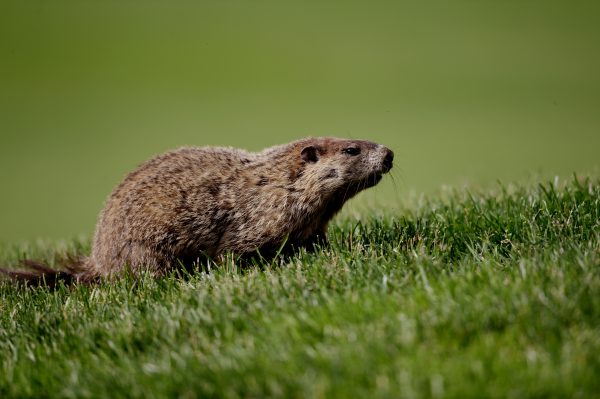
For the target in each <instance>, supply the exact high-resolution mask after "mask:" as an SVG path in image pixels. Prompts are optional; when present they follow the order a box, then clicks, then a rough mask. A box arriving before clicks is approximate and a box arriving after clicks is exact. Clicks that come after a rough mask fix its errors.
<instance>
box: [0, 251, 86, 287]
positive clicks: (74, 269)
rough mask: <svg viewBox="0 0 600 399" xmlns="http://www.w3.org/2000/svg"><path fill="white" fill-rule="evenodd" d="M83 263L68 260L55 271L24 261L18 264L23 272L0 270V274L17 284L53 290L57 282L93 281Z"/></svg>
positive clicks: (83, 261) (27, 260)
mask: <svg viewBox="0 0 600 399" xmlns="http://www.w3.org/2000/svg"><path fill="white" fill-rule="evenodd" d="M85 263H86V259H85V258H76V259H69V262H68V263H66V264H65V265H64V266H63V269H60V270H57V269H53V268H51V267H49V266H48V265H46V264H44V263H42V262H39V261H36V260H31V259H26V260H23V261H21V262H20V265H21V266H23V267H24V268H25V270H7V269H0V273H1V274H3V275H4V276H6V277H7V278H8V279H9V280H12V281H14V282H16V283H19V284H24V285H28V286H46V287H48V288H55V287H56V286H57V285H58V284H59V282H62V283H63V284H65V285H71V284H73V283H75V282H81V283H90V282H92V280H93V279H92V278H90V277H88V275H87V273H86V270H85V268H84V267H85Z"/></svg>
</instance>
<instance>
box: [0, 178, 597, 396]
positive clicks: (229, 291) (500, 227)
mask: <svg viewBox="0 0 600 399" xmlns="http://www.w3.org/2000/svg"><path fill="white" fill-rule="evenodd" d="M329 234H330V241H331V242H330V245H329V246H328V247H325V248H322V249H321V250H319V251H318V252H317V253H315V254H306V253H300V254H298V255H296V256H295V257H293V258H291V259H287V260H279V261H276V262H274V263H272V264H260V265H255V266H253V267H249V268H247V269H245V270H239V269H238V268H237V267H236V266H235V263H234V262H233V261H232V262H229V263H227V264H225V265H222V266H221V267H220V268H215V266H214V265H212V266H210V265H205V267H204V269H203V270H199V271H198V272H196V273H194V274H192V275H187V276H177V275H172V276H169V277H167V278H162V279H153V278H151V277H149V276H145V277H143V278H141V279H137V280H136V279H132V278H122V279H118V280H116V281H112V282H108V281H107V282H104V283H102V284H100V285H96V286H74V287H60V288H59V289H57V290H55V291H49V290H47V289H44V288H37V289H25V288H19V287H15V286H13V285H11V284H2V285H1V286H0V397H2V398H9V397H78V398H80V397H111V398H112V397H144V398H152V397H226V398H236V397H265V396H269V397H286V398H288V397H307V398H313V397H317V398H318V397H323V398H331V397H369V398H370V397H460V398H463V397H594V396H596V397H597V396H598V395H599V393H600V378H598V377H599V376H600V356H599V355H598V354H599V353H600V250H599V239H600V180H598V178H595V177H594V178H589V179H582V178H573V179H571V181H568V182H566V183H556V182H544V183H542V184H539V185H526V186H511V185H507V186H498V187H497V188H496V189H494V190H492V191H486V192H472V193H465V192H461V191H455V192H445V193H441V194H439V195H437V196H432V197H430V198H429V199H424V200H422V201H417V202H415V204H414V205H411V206H409V207H407V209H405V211H404V212H403V213H402V214H390V215H385V216H374V215H371V214H365V215H364V217H363V218H362V219H361V220H354V219H350V218H348V217H346V218H344V217H342V218H340V219H337V220H336V221H335V222H334V223H333V225H332V226H331V227H330V230H329ZM64 248H67V249H68V250H69V251H71V252H84V253H85V252H87V251H89V244H88V243H86V242H83V243H81V242H80V243H77V242H72V243H67V244H57V245H56V247H52V246H50V247H48V246H46V247H43V246H40V245H31V247H27V248H25V247H8V246H4V247H2V252H1V253H0V259H1V262H2V263H3V264H15V263H16V261H17V260H18V259H19V258H22V257H26V256H33V257H41V258H44V259H46V260H48V261H50V262H52V261H53V256H54V253H57V252H58V253H60V252H61V251H63V250H64Z"/></svg>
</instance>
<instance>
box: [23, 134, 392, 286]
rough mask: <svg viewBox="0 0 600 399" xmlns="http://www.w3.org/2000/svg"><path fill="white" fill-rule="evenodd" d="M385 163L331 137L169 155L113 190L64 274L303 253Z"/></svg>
mask: <svg viewBox="0 0 600 399" xmlns="http://www.w3.org/2000/svg"><path fill="white" fill-rule="evenodd" d="M348 148H351V149H350V150H348ZM352 149H354V152H356V149H358V150H359V151H360V153H359V154H354V155H353V153H352ZM349 152H350V153H349ZM392 160H393V153H392V152H391V151H390V150H389V149H387V148H385V147H383V146H381V145H378V144H375V143H372V142H368V141H360V140H342V139H336V138H330V137H323V138H306V139H302V140H298V141H294V142H292V143H289V144H284V145H279V146H275V147H271V148H267V149H265V150H263V151H262V152H258V153H250V152H246V151H244V150H239V149H234V148H213V147H203V148H180V149H178V150H174V151H171V152H167V153H165V154H162V155H159V156H157V157H155V158H153V159H151V160H149V161H147V162H146V163H144V164H142V165H141V166H140V167H138V168H137V169H136V170H134V171H133V172H131V173H130V174H129V175H128V176H127V177H126V178H125V179H124V180H123V182H122V183H121V184H119V185H118V186H117V188H116V189H115V190H114V191H113V193H112V194H111V195H110V197H109V198H108V200H107V202H106V205H105V207H104V209H103V210H102V212H101V213H100V216H99V220H98V224H97V227H96V234H95V238H94V242H93V248H92V254H91V256H89V257H87V258H83V259H81V260H80V261H79V262H78V263H77V264H76V265H74V266H73V267H72V268H71V269H70V270H68V271H67V272H70V274H71V275H72V276H73V278H74V279H76V280H83V281H91V280H94V279H96V278H99V277H103V276H110V275H118V274H121V273H123V272H124V271H125V270H131V271H132V272H133V273H138V272H139V271H141V270H142V269H147V270H149V271H150V272H151V273H153V274H155V275H161V274H164V273H165V272H166V271H167V270H169V269H170V268H171V267H174V266H177V265H178V264H181V263H183V264H189V263H190V262H193V261H194V260H196V259H198V257H199V256H209V257H212V258H218V257H220V256H222V255H223V254H224V253H226V252H233V253H235V254H237V255H248V254H252V253H256V251H260V253H261V254H273V253H275V252H276V251H277V249H278V248H280V247H281V245H282V244H283V243H284V242H285V243H286V246H288V247H293V248H299V247H310V246H311V245H312V244H313V243H314V242H316V241H318V240H324V239H325V231H326V228H327V224H328V222H329V221H330V220H331V218H332V217H333V216H334V215H335V214H336V213H337V212H338V211H339V210H340V209H341V207H342V205H343V204H344V202H345V201H346V200H348V199H349V198H351V197H353V196H354V195H355V194H357V193H358V192H359V191H361V190H363V189H364V188H367V187H371V186H373V185H375V184H377V183H378V182H379V180H380V179H381V176H382V174H384V173H387V172H388V171H389V169H391V167H392ZM38 266H40V265H38ZM34 272H37V273H38V274H40V273H41V274H44V275H49V272H48V271H47V270H43V269H40V268H39V267H38V268H34ZM34 274H35V273H34Z"/></svg>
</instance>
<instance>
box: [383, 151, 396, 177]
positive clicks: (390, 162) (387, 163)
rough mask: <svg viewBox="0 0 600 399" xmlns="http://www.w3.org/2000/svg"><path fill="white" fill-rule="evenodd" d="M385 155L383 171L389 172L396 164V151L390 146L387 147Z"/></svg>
mask: <svg viewBox="0 0 600 399" xmlns="http://www.w3.org/2000/svg"><path fill="white" fill-rule="evenodd" d="M384 154H385V155H384V156H383V173H387V172H389V171H390V169H392V167H393V166H394V152H393V151H392V150H390V149H388V148H386V149H385V152H384Z"/></svg>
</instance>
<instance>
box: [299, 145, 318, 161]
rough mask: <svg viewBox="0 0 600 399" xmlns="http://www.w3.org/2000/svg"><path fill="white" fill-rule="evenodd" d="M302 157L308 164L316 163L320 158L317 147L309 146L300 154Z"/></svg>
mask: <svg viewBox="0 0 600 399" xmlns="http://www.w3.org/2000/svg"><path fill="white" fill-rule="evenodd" d="M300 155H301V156H302V160H303V161H304V162H308V163H315V162H317V161H318V160H319V156H318V154H317V149H316V148H315V147H313V146H312V145H311V146H308V147H304V149H302V152H301V153H300Z"/></svg>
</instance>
